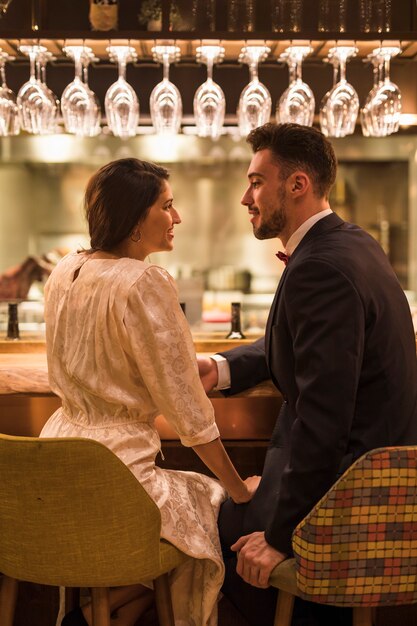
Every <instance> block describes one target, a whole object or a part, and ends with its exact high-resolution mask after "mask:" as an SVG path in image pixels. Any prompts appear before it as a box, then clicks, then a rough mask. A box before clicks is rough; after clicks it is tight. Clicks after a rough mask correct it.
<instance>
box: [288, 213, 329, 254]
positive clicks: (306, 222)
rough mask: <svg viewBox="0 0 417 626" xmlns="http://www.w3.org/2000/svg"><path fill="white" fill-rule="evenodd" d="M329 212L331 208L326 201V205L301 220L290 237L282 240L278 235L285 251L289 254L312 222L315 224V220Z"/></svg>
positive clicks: (310, 226)
mask: <svg viewBox="0 0 417 626" xmlns="http://www.w3.org/2000/svg"><path fill="white" fill-rule="evenodd" d="M331 212H332V210H331V208H330V206H329V204H328V203H327V206H325V207H324V208H323V209H322V210H321V211H317V212H315V213H312V214H311V215H310V216H309V217H307V218H306V219H305V220H303V222H302V223H301V224H300V225H299V227H298V228H296V229H295V230H294V231H293V232H292V233H291V235H290V237H288V239H286V241H285V242H284V241H283V238H281V237H280V239H281V242H282V245H283V246H284V248H285V251H286V253H287V254H288V255H291V254H292V253H293V252H294V250H295V249H296V247H297V246H298V244H299V243H300V241H301V240H302V239H303V237H304V236H305V235H306V234H307V233H308V231H309V230H310V228H312V227H313V226H314V224H316V222H318V221H319V220H321V219H323V218H324V217H327V215H330V213H331Z"/></svg>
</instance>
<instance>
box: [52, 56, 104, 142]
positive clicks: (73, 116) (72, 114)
mask: <svg viewBox="0 0 417 626" xmlns="http://www.w3.org/2000/svg"><path fill="white" fill-rule="evenodd" d="M64 52H65V54H66V55H67V56H69V57H70V58H71V59H73V61H74V63H75V77H74V80H73V81H72V82H71V83H69V85H67V86H66V87H65V89H64V91H63V93H62V98H61V111H62V117H63V118H64V124H65V129H66V131H67V132H68V133H73V134H75V135H78V136H80V137H94V136H96V135H97V134H98V133H99V132H100V106H99V105H98V103H97V99H96V96H95V94H94V93H93V91H92V90H91V89H90V88H89V86H88V84H86V83H85V82H84V80H83V68H85V67H88V64H89V62H90V55H91V54H92V50H91V48H89V47H88V46H65V48H64Z"/></svg>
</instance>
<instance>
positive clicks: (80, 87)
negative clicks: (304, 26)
mask: <svg viewBox="0 0 417 626" xmlns="http://www.w3.org/2000/svg"><path fill="white" fill-rule="evenodd" d="M63 50H64V53H65V54H66V55H67V56H68V57H69V58H71V59H72V60H73V61H74V67H75V76H74V79H73V81H72V82H71V83H70V84H69V85H67V87H66V88H65V89H64V91H63V93H62V97H61V111H62V118H63V122H64V126H65V130H66V131H67V132H69V133H73V134H76V135H79V136H83V137H92V136H95V135H97V134H99V133H100V132H101V126H100V123H101V108H100V102H99V100H98V98H97V96H96V95H95V93H94V92H93V91H92V89H91V88H90V86H89V84H88V66H89V64H90V63H91V61H93V60H96V59H95V57H94V54H93V51H92V50H91V48H89V47H87V46H85V45H71V46H66V47H64V49H63ZM20 51H21V52H22V53H23V54H26V55H27V56H28V57H29V60H30V77H29V80H28V81H27V82H26V83H25V84H24V85H23V86H22V87H21V88H20V90H19V92H18V94H17V97H15V96H14V94H13V92H12V91H11V90H10V89H9V87H8V86H7V84H6V76H5V64H6V62H8V61H11V60H13V57H11V56H9V55H8V54H6V53H5V52H2V51H1V50H0V78H1V86H0V136H10V135H16V134H18V133H19V131H20V128H21V129H22V130H24V131H26V132H28V133H32V134H49V133H53V132H56V129H57V121H58V113H59V101H58V99H57V97H56V96H55V95H54V94H53V92H52V91H51V90H50V89H49V87H48V86H47V85H46V80H45V68H46V64H47V62H48V61H49V60H51V58H52V54H51V53H50V52H48V51H47V49H46V48H45V47H43V46H41V45H31V46H20ZM107 52H108V54H109V58H110V60H111V61H113V62H114V63H117V65H118V78H117V80H116V81H115V82H114V83H113V84H112V85H111V86H110V87H109V89H108V90H107V92H106V95H105V101H104V106H105V112H106V118H107V124H108V127H109V128H110V130H111V132H112V133H113V134H114V135H115V136H117V137H122V138H127V137H133V136H135V135H136V133H137V128H138V124H139V113H140V105H139V99H138V96H137V94H136V92H135V90H134V89H133V87H132V86H131V85H130V84H129V83H128V81H127V80H126V68H127V64H128V63H130V62H134V61H136V59H137V54H136V51H135V49H134V48H133V47H131V46H126V45H114V46H109V47H108V48H107ZM224 52H225V50H224V48H223V47H222V46H219V45H212V44H207V45H202V46H200V47H199V48H197V59H198V60H199V61H200V62H202V63H204V64H205V65H206V66H207V79H206V81H205V82H204V83H203V84H202V85H200V87H199V88H198V89H197V91H196V92H195V96H194V116H195V121H196V130H197V134H198V135H199V136H202V137H212V138H213V139H215V138H217V137H219V136H220V135H221V134H222V132H224V128H223V125H224V117H225V109H226V100H225V95H224V92H223V90H222V89H221V87H220V86H219V85H218V84H217V83H215V82H214V80H213V66H214V64H215V63H221V61H222V60H223V57H224ZM311 52H312V48H311V47H310V46H306V45H291V46H289V47H288V48H287V49H286V50H285V51H284V52H283V53H282V54H281V55H280V57H279V59H278V61H280V62H282V63H286V64H287V66H288V71H289V85H288V87H287V89H286V90H285V91H284V92H283V94H282V95H281V97H280V98H279V101H278V103H277V107H276V113H275V117H276V120H277V121H278V122H294V123H298V124H304V125H312V124H313V119H314V112H315V98H314V94H313V92H312V90H311V88H310V87H309V85H307V83H305V82H304V81H303V79H302V63H303V61H304V59H305V57H306V56H308V55H309V54H310V53H311ZM400 52H401V49H400V48H399V47H396V46H380V47H379V48H376V49H375V50H373V52H372V53H371V54H370V55H369V56H368V58H367V61H368V62H371V63H372V64H373V67H374V84H373V87H372V89H371V91H370V92H369V94H368V97H367V98H366V101H365V103H364V106H363V108H362V109H361V111H360V122H361V126H362V131H363V134H364V135H365V136H377V137H383V136H386V135H389V134H391V133H394V132H397V131H398V128H399V121H400V114H401V93H400V90H399V88H398V86H397V85H395V84H394V83H393V82H392V81H391V80H390V60H391V58H392V57H393V56H395V55H397V54H399V53H400ZM152 53H153V57H154V60H155V61H157V62H159V63H161V65H162V67H163V78H162V80H161V82H159V83H158V84H157V85H156V86H155V87H154V89H153V91H152V93H151V96H150V114H151V119H152V124H153V127H154V130H155V132H156V133H158V134H175V133H178V132H179V130H180V127H181V121H182V100H181V94H180V92H179V90H178V88H177V87H176V85H174V84H173V83H172V82H171V81H170V79H169V69H170V65H171V64H172V63H173V62H175V61H178V60H179V58H180V48H179V47H178V46H175V45H156V46H154V47H153V48H152ZM269 53H270V48H268V47H267V46H262V45H247V46H245V47H243V48H242V50H241V53H240V57H239V60H240V61H241V62H242V63H246V64H247V65H248V67H249V73H250V81H249V83H248V84H247V85H246V87H245V88H244V89H243V91H242V93H241V95H240V99H239V105H238V109H237V120H238V129H239V134H240V135H241V136H242V137H243V136H246V135H247V134H248V133H249V132H250V131H251V130H252V129H254V128H256V127H257V126H260V125H261V124H264V123H265V122H268V121H269V120H270V117H271V109H272V100H271V95H270V93H269V91H268V89H267V87H266V86H265V85H264V84H262V83H261V81H260V80H259V76H258V66H259V63H261V62H262V61H263V60H264V59H265V58H266V57H267V56H268V54H269ZM356 53H357V48H355V47H354V46H346V45H338V46H335V47H333V48H331V49H330V50H329V53H328V59H327V60H328V62H329V63H331V64H332V65H333V86H332V87H331V89H330V90H329V91H328V92H327V93H326V94H325V96H324V98H323V99H322V101H321V103H320V107H319V120H320V126H321V130H322V132H323V133H324V134H325V135H327V136H329V137H344V136H346V135H349V134H351V133H353V132H354V129H355V125H356V121H357V118H358V114H359V108H360V105H359V98H358V95H357V93H356V91H355V89H354V87H353V86H352V85H351V84H350V83H348V81H347V79H346V64H347V62H348V60H349V59H350V58H352V57H353V56H355V55H356Z"/></svg>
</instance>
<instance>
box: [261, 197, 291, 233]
mask: <svg viewBox="0 0 417 626" xmlns="http://www.w3.org/2000/svg"><path fill="white" fill-rule="evenodd" d="M285 196H286V194H285V189H281V190H280V192H279V196H278V202H277V208H276V209H275V211H274V212H273V213H272V214H271V215H269V217H268V219H267V221H263V222H261V224H260V225H259V226H258V227H257V228H255V227H254V228H253V234H254V235H255V237H256V238H257V239H272V238H273V237H279V235H280V234H281V233H282V231H283V230H284V228H285V226H286V224H287V211H286V209H287V203H286V197H285Z"/></svg>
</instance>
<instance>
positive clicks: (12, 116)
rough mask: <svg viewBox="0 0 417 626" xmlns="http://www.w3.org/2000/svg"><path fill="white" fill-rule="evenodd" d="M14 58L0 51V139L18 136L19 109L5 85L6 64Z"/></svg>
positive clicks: (13, 96) (12, 94) (10, 91)
mask: <svg viewBox="0 0 417 626" xmlns="http://www.w3.org/2000/svg"><path fill="white" fill-rule="evenodd" d="M14 58H15V57H11V56H9V55H8V54H7V53H6V52H3V51H2V50H1V49H0V77H1V86H0V137H9V136H11V135H18V134H19V132H20V120H19V109H18V106H17V102H16V96H15V94H14V93H13V91H12V90H11V89H9V88H8V86H7V84H6V69H5V66H6V62H7V61H13V60H14Z"/></svg>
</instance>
